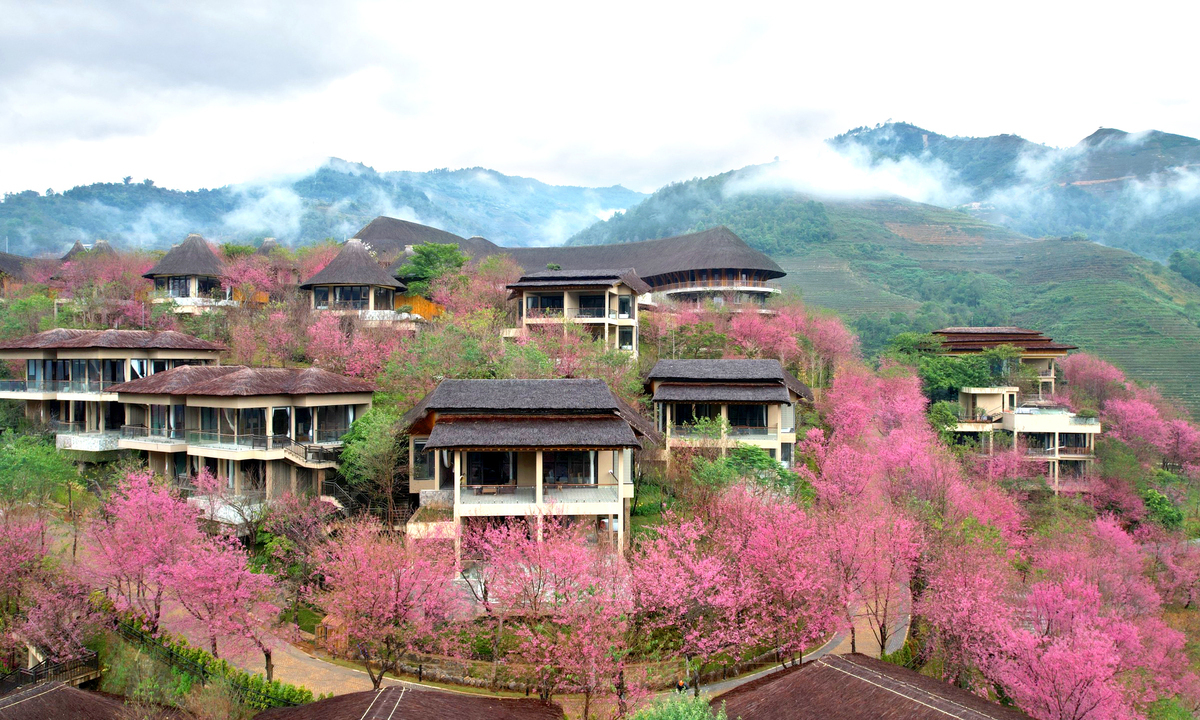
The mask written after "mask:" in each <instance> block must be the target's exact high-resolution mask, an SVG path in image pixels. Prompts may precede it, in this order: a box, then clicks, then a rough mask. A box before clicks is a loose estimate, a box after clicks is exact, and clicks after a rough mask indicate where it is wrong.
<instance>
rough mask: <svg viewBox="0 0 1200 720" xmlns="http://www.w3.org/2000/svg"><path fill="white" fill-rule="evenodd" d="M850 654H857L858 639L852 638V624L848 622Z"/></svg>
mask: <svg viewBox="0 0 1200 720" xmlns="http://www.w3.org/2000/svg"><path fill="white" fill-rule="evenodd" d="M850 652H852V653H856V652H858V638H856V637H855V636H854V622H853V621H851V622H850Z"/></svg>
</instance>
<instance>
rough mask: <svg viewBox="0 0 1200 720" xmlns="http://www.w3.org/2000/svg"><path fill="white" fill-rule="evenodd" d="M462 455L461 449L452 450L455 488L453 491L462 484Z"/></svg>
mask: <svg viewBox="0 0 1200 720" xmlns="http://www.w3.org/2000/svg"><path fill="white" fill-rule="evenodd" d="M462 455H463V453H462V450H455V451H454V488H455V490H454V492H458V488H459V487H460V486H461V485H462V478H463V473H462V461H463V456H462Z"/></svg>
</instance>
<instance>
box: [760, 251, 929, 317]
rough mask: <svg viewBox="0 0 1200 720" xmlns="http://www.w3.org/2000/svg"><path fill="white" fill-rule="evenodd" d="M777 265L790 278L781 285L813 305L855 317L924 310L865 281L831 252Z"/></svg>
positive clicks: (844, 261)
mask: <svg viewBox="0 0 1200 720" xmlns="http://www.w3.org/2000/svg"><path fill="white" fill-rule="evenodd" d="M776 261H777V262H778V263H779V266H780V267H782V268H783V269H784V270H786V271H787V274H788V275H787V277H785V278H783V279H782V280H781V281H780V285H781V286H782V287H783V288H785V289H795V290H799V291H800V292H801V294H802V295H803V296H804V300H805V301H806V302H808V303H809V304H811V305H819V306H821V307H827V308H832V309H834V310H837V311H838V312H843V313H851V314H855V315H858V314H862V313H881V314H891V313H893V312H912V311H913V310H916V309H917V307H919V306H920V303H918V302H917V301H915V300H912V299H911V298H906V297H903V296H901V295H896V294H895V293H890V292H888V291H887V290H884V289H883V288H881V287H880V286H879V285H877V284H874V283H872V282H871V281H870V280H868V279H866V278H864V277H861V276H860V275H858V274H856V273H855V272H854V271H853V270H851V269H850V263H849V261H847V260H844V259H842V258H839V257H837V256H835V255H833V254H832V253H829V252H823V251H817V252H813V253H810V254H808V255H806V256H804V257H800V256H792V257H783V258H776Z"/></svg>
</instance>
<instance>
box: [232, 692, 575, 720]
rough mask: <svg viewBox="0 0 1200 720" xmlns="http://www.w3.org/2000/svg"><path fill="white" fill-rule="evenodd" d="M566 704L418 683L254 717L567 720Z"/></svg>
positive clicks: (292, 719)
mask: <svg viewBox="0 0 1200 720" xmlns="http://www.w3.org/2000/svg"><path fill="white" fill-rule="evenodd" d="M564 717H565V716H564V715H563V711H562V708H561V707H559V706H558V705H555V704H553V703H548V702H545V701H543V700H536V699H529V698H496V697H487V696H485V695H468V694H466V693H451V692H442V691H440V690H427V689H425V688H414V687H395V686H393V687H386V688H383V689H382V690H380V691H378V692H374V691H366V692H356V693H349V694H347V695H336V696H334V697H331V698H327V699H325V700H318V701H317V702H314V703H309V704H307V705H301V706H299V707H294V708H272V709H270V710H264V711H262V712H260V713H259V714H258V715H255V716H254V720H363V718H386V719H387V720H443V719H445V720H451V719H453V720H563V718H564Z"/></svg>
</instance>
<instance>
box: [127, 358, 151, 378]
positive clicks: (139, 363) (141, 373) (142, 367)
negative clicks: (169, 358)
mask: <svg viewBox="0 0 1200 720" xmlns="http://www.w3.org/2000/svg"><path fill="white" fill-rule="evenodd" d="M148 366H149V363H148V362H146V360H145V359H142V358H134V359H132V360H130V361H129V379H130V380H138V379H140V378H144V377H146V370H147V369H148Z"/></svg>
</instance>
